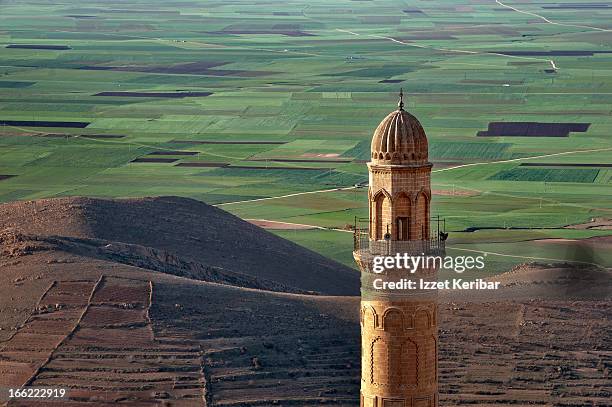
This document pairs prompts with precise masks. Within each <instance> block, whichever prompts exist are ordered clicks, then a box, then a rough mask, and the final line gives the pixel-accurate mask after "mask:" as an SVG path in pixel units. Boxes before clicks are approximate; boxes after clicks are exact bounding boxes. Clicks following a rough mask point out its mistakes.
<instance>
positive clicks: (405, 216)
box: [395, 193, 410, 240]
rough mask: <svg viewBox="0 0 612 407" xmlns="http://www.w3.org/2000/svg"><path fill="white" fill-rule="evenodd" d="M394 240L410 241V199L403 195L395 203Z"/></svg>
mask: <svg viewBox="0 0 612 407" xmlns="http://www.w3.org/2000/svg"><path fill="white" fill-rule="evenodd" d="M395 239H396V240H409V239H410V198H409V197H408V195H406V194H405V193H402V194H400V195H399V196H398V197H397V201H396V203H395Z"/></svg>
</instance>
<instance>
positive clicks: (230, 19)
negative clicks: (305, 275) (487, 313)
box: [0, 0, 612, 272]
mask: <svg viewBox="0 0 612 407" xmlns="http://www.w3.org/2000/svg"><path fill="white" fill-rule="evenodd" d="M598 5H599V3H597V4H595V3H592V2H580V1H578V2H576V1H573V0H572V1H571V2H569V1H565V0H562V1H548V2H535V1H533V0H528V1H521V2H518V1H508V2H496V1H494V0H491V1H478V2H475V1H469V0H456V1H439V2H424V1H418V0H408V1H401V2H400V1H382V0H373V1H349V0H337V1H333V2H331V3H330V2H329V1H322V0H313V1H308V2H306V1H296V0H290V1H286V2H265V3H264V2H244V1H238V0H228V1H224V2H211V1H196V0H187V1H184V0H183V1H180V2H176V1H165V2H162V1H159V0H152V1H147V2H146V3H145V2H144V1H141V0H130V1H128V2H126V1H118V0H114V1H93V2H69V3H62V4H41V3H40V2H33V1H28V0H25V1H19V2H16V1H5V2H2V4H1V5H0V11H1V12H0V23H1V25H0V27H2V28H1V29H0V59H1V60H2V64H0V65H1V67H0V202H9V201H14V200H30V199H38V198H45V197H60V196H76V195H85V196H96V197H140V196H151V195H178V196H185V197H192V198H196V199H199V200H202V201H204V202H207V203H210V204H215V205H219V206H220V207H221V208H222V209H225V210H227V211H230V212H232V213H234V214H236V215H238V216H240V217H242V218H244V219H258V220H260V221H261V220H264V221H270V222H273V221H275V222H284V223H286V224H297V225H302V226H303V225H311V226H313V227H317V228H303V227H302V228H295V230H287V229H283V230H273V231H274V232H275V233H277V234H279V235H281V236H283V237H285V238H288V239H290V240H293V241H295V242H297V243H299V244H302V245H305V246H307V247H309V248H312V249H314V250H316V251H319V252H320V253H322V254H324V255H327V256H330V257H333V258H335V259H336V260H339V261H341V262H343V263H345V264H349V265H352V261H351V259H350V245H351V236H350V234H349V233H346V232H347V229H348V227H347V225H350V224H351V223H352V222H353V219H354V217H355V216H358V217H364V216H365V215H366V214H367V208H366V206H365V203H366V199H365V194H366V190H367V188H365V187H364V186H365V185H366V184H367V170H366V167H365V164H364V162H365V161H366V160H368V158H369V140H370V137H371V134H372V131H373V130H374V128H375V127H376V125H377V124H378V123H379V121H380V120H381V119H382V118H383V117H384V116H385V115H386V114H387V113H388V112H389V111H391V110H393V109H394V107H395V103H396V94H397V92H398V90H399V88H400V87H403V88H404V92H405V94H406V95H407V101H406V102H407V106H406V107H407V109H408V110H409V111H411V112H412V113H413V114H415V115H416V116H417V117H418V118H419V119H420V120H421V122H422V123H423V125H424V127H425V130H426V132H427V134H428V137H429V140H430V155H431V158H432V161H433V163H434V169H433V188H434V189H435V190H436V191H437V192H436V193H435V194H434V201H433V210H432V212H433V214H434V215H438V214H439V215H441V216H443V217H445V218H446V227H447V229H448V230H449V231H450V232H451V233H450V239H451V240H450V243H449V246H451V247H453V248H454V249H455V250H476V251H487V252H488V253H489V254H488V256H489V258H490V259H491V261H490V264H491V265H492V269H491V272H497V271H501V270H507V269H508V268H510V267H512V266H513V265H515V264H518V263H523V262H526V261H533V260H535V261H551V262H553V261H570V262H586V263H595V264H599V265H604V266H610V265H611V264H612V259H610V258H609V257H606V255H605V254H599V253H600V252H602V251H596V254H594V255H593V250H590V249H589V250H586V249H585V250H582V248H587V249H588V248H591V249H592V248H593V245H594V243H593V242H594V241H598V242H599V241H600V240H601V239H608V238H609V235H610V232H609V228H608V229H606V228H599V227H597V228H589V227H585V228H582V229H576V228H574V227H571V225H575V224H589V223H590V222H591V221H592V220H593V219H609V218H610V216H611V215H610V213H611V211H612V199H611V198H612V188H611V186H612V169H611V168H610V166H611V165H612V159H611V158H610V157H612V144H611V142H610V138H611V134H612V121H611V120H610V116H611V111H610V105H611V101H612V69H611V67H612V41H611V37H610V30H611V29H612V25H611V21H612V8H611V7H607V6H606V5H605V4H604V5H599V6H598ZM604 6H606V7H604ZM570 10H571V11H570ZM568 11H570V12H568ZM33 15H36V16H37V18H35V19H34V18H32V16H33ZM314 191H321V192H316V193H313V192H314ZM264 224H265V222H264ZM320 228H323V229H320ZM517 232H520V237H518V235H517ZM546 239H557V240H562V241H565V242H566V243H567V242H569V243H567V244H565V245H562V244H558V242H557V243H554V242H549V240H546ZM597 239H600V240H597ZM531 240H538V241H540V240H543V241H546V242H549V243H543V244H542V245H543V247H544V248H545V249H542V248H540V251H539V253H540V255H538V254H534V253H531V251H530V250H529V247H528V246H529V244H530V243H526V241H531ZM568 244H569V245H570V246H571V247H570V248H568ZM577 247H578V248H577ZM597 247H599V246H597ZM604 251H605V250H604ZM542 253H544V254H542ZM538 257H539V259H538Z"/></svg>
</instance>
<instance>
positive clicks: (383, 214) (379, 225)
mask: <svg viewBox="0 0 612 407" xmlns="http://www.w3.org/2000/svg"><path fill="white" fill-rule="evenodd" d="M373 206H374V219H373V222H372V226H373V227H374V231H373V233H372V238H374V239H375V240H382V239H383V238H384V235H385V233H386V230H387V227H389V228H390V227H391V225H390V224H389V221H390V218H391V200H390V199H389V197H387V196H386V195H385V194H384V193H383V192H380V193H379V194H378V195H376V197H375V198H374V205H373Z"/></svg>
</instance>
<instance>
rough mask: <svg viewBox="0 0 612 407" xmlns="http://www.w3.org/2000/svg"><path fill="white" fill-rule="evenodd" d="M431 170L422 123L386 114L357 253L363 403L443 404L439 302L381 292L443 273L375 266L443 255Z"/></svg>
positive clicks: (427, 295) (397, 406) (394, 406)
mask: <svg viewBox="0 0 612 407" xmlns="http://www.w3.org/2000/svg"><path fill="white" fill-rule="evenodd" d="M431 167H432V164H431V163H430V162H429V161H428V149H427V137H426V135H425V131H424V130H423V127H422V126H421V124H420V123H419V121H418V120H417V119H416V118H415V117H414V116H413V115H411V114H410V113H408V112H406V111H405V110H404V102H403V95H402V93H401V92H400V101H399V104H398V109H397V110H396V111H394V112H392V113H390V114H389V115H388V116H387V117H385V118H384V119H383V121H382V122H381V123H380V125H379V126H378V127H377V128H376V131H375V132H374V136H373V138H372V154H371V161H370V162H369V163H368V169H369V175H370V182H369V190H368V201H369V227H368V228H367V229H368V230H367V231H366V230H364V229H365V228H364V229H360V228H359V227H356V228H355V250H354V253H353V254H354V257H355V260H356V261H357V263H358V264H359V267H360V269H361V272H362V282H361V286H362V299H361V319H360V321H361V338H362V342H361V353H362V356H361V366H362V372H361V395H360V400H361V401H360V405H361V406H362V407H421V406H423V407H434V406H437V405H438V380H437V374H438V373H437V341H438V333H437V301H436V296H435V294H432V293H431V292H430V291H427V292H423V291H419V290H387V291H384V290H376V289H374V287H373V281H374V279H377V278H379V279H380V278H382V279H383V280H387V281H397V280H399V279H401V278H407V279H410V280H414V281H418V279H420V278H423V279H428V280H429V279H435V278H436V270H435V269H426V268H420V269H419V270H418V271H417V272H416V273H414V274H410V273H408V272H407V271H406V270H405V269H402V270H399V269H391V270H386V271H385V272H384V273H383V274H375V273H373V271H372V261H373V258H374V257H375V256H378V255H383V256H386V255H391V256H395V254H397V253H401V254H402V255H403V253H408V255H414V256H419V255H422V254H425V255H441V253H443V250H444V243H443V242H442V241H440V240H439V231H437V230H436V231H435V236H433V237H431V236H430V235H431V234H432V233H431V231H430V212H429V211H430V209H429V208H430V202H431V181H430V175H431Z"/></svg>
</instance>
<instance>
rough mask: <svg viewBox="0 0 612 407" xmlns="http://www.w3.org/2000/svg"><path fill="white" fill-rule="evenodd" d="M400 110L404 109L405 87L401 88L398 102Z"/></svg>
mask: <svg viewBox="0 0 612 407" xmlns="http://www.w3.org/2000/svg"><path fill="white" fill-rule="evenodd" d="M397 107H398V108H399V110H404V89H403V88H400V93H399V102H398V103H397Z"/></svg>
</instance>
